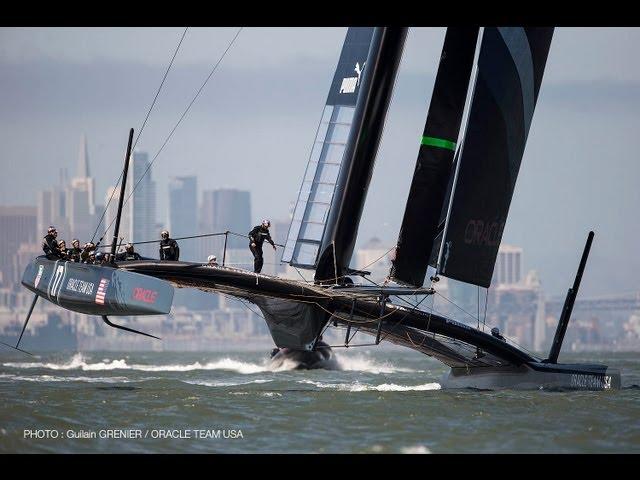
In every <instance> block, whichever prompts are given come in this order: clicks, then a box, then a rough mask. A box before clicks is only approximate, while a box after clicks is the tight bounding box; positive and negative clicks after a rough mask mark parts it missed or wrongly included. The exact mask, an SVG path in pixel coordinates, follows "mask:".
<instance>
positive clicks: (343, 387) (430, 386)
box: [298, 380, 441, 392]
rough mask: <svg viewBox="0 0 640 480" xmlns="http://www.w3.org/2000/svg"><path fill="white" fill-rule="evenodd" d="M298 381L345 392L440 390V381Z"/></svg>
mask: <svg viewBox="0 0 640 480" xmlns="http://www.w3.org/2000/svg"><path fill="white" fill-rule="evenodd" d="M298 383H303V384H307V385H313V386H315V387H318V388H327V389H332V390H338V391H343V392H371V391H376V392H409V391H423V390H440V388H441V386H440V384H439V383H435V382H434V383H424V384H421V385H396V384H395V383H383V384H380V385H369V384H366V383H360V382H355V383H325V382H316V381H313V380H300V381H299V382H298Z"/></svg>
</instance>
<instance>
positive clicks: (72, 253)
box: [68, 238, 82, 263]
mask: <svg viewBox="0 0 640 480" xmlns="http://www.w3.org/2000/svg"><path fill="white" fill-rule="evenodd" d="M68 252H69V260H71V261H72V262H77V263H80V261H81V259H80V255H82V249H81V248H80V240H78V239H77V238H74V239H73V240H71V249H69V250H68Z"/></svg>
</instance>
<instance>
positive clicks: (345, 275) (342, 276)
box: [318, 245, 395, 286]
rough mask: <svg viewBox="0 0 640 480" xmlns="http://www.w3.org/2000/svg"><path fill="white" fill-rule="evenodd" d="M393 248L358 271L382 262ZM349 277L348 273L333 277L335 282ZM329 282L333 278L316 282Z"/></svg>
mask: <svg viewBox="0 0 640 480" xmlns="http://www.w3.org/2000/svg"><path fill="white" fill-rule="evenodd" d="M394 248H395V245H394V246H393V247H391V248H390V249H389V250H387V251H386V252H385V253H383V254H382V255H381V256H379V257H378V258H376V259H375V260H374V261H373V262H371V263H369V264H368V265H365V266H364V267H362V268H360V269H359V270H361V271H362V270H364V269H365V268H369V267H370V266H371V265H373V264H374V263H376V262H379V261H380V260H382V259H383V258H384V257H385V256H387V255H388V254H389V252H390V251H391V250H393V249H394ZM349 275H350V274H348V273H347V274H344V275H340V276H338V277H335V280H336V281H337V280H338V279H339V278H345V277H348V276H349ZM363 278H364V276H363ZM329 280H334V278H326V279H323V280H318V282H327V281H329ZM378 286H379V285H378Z"/></svg>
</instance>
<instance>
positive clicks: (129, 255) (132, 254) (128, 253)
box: [116, 243, 142, 262]
mask: <svg viewBox="0 0 640 480" xmlns="http://www.w3.org/2000/svg"><path fill="white" fill-rule="evenodd" d="M116 260H119V261H122V260H124V261H125V262H129V261H131V260H142V257H141V256H140V254H139V253H138V252H136V251H135V250H134V249H133V244H131V243H127V244H126V245H125V247H124V252H122V253H119V254H118V255H116Z"/></svg>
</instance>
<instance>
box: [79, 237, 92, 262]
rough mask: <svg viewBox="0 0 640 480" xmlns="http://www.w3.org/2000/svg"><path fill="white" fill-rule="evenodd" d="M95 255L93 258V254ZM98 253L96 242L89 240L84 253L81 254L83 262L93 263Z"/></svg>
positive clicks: (83, 250)
mask: <svg viewBox="0 0 640 480" xmlns="http://www.w3.org/2000/svg"><path fill="white" fill-rule="evenodd" d="M92 255H93V258H91V256H92ZM95 255H96V244H95V243H93V242H87V243H85V244H84V248H83V249H82V253H81V254H80V260H81V261H82V263H93V262H94V260H95Z"/></svg>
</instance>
